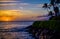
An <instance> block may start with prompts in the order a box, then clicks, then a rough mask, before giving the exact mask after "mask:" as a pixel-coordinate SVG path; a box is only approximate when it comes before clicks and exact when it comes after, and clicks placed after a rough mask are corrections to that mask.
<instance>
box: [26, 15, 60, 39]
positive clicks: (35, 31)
mask: <svg viewBox="0 0 60 39" xmlns="http://www.w3.org/2000/svg"><path fill="white" fill-rule="evenodd" d="M26 29H27V31H28V32H29V33H31V34H32V35H33V37H35V38H36V39H60V16H53V17H51V18H50V19H49V20H48V21H35V22H34V23H33V24H32V25H31V26H29V27H27V28H26Z"/></svg>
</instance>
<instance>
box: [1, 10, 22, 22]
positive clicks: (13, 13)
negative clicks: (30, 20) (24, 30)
mask: <svg viewBox="0 0 60 39" xmlns="http://www.w3.org/2000/svg"><path fill="white" fill-rule="evenodd" d="M22 15H23V14H22V13H21V12H20V11H19V10H0V21H13V20H15V18H18V17H21V16H22Z"/></svg>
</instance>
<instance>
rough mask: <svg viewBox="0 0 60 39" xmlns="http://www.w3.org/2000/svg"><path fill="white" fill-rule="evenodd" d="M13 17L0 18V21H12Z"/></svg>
mask: <svg viewBox="0 0 60 39" xmlns="http://www.w3.org/2000/svg"><path fill="white" fill-rule="evenodd" d="M13 20H14V18H13V17H0V21H13Z"/></svg>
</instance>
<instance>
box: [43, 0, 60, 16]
mask: <svg viewBox="0 0 60 39" xmlns="http://www.w3.org/2000/svg"><path fill="white" fill-rule="evenodd" d="M59 3H60V0H50V4H49V5H50V6H49V5H48V4H47V3H45V4H44V5H43V8H47V11H48V9H49V7H51V6H53V10H54V12H55V16H58V14H59V7H58V6H57V5H58V4H59ZM48 13H49V14H50V13H51V12H49V11H48Z"/></svg>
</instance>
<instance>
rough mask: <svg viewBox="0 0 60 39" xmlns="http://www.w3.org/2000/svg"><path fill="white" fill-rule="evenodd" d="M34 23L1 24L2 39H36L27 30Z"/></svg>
mask: <svg viewBox="0 0 60 39" xmlns="http://www.w3.org/2000/svg"><path fill="white" fill-rule="evenodd" d="M32 24H33V22H0V39H34V38H33V37H32V34H30V33H29V32H27V31H25V28H26V27H28V26H29V25H32Z"/></svg>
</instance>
